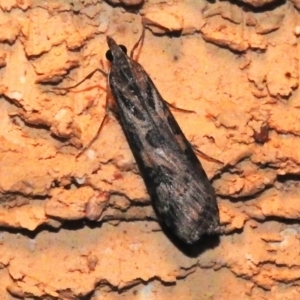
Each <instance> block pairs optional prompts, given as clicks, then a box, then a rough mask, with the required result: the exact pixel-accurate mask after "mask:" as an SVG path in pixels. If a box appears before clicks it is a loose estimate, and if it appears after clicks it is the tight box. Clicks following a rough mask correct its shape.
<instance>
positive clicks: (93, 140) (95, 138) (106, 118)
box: [76, 93, 110, 158]
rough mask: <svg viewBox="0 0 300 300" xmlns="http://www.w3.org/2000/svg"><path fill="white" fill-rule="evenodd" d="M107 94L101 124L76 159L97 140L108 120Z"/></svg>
mask: <svg viewBox="0 0 300 300" xmlns="http://www.w3.org/2000/svg"><path fill="white" fill-rule="evenodd" d="M108 97H109V93H107V94H106V101H105V116H104V117H103V119H102V121H101V124H100V126H99V128H98V130H97V132H96V134H95V136H94V137H93V139H92V140H91V141H90V142H89V143H88V144H87V145H86V146H84V147H83V148H82V149H81V150H80V151H79V152H78V153H77V155H76V158H78V157H80V156H81V155H82V154H83V153H84V152H85V151H86V150H87V149H89V148H90V147H91V146H92V144H93V143H94V142H95V141H96V140H97V138H98V137H99V135H100V132H101V130H102V128H103V126H104V125H105V124H106V123H107V121H108V119H109V114H108V112H109V110H110V106H109V98H108Z"/></svg>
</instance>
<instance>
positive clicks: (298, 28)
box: [294, 26, 300, 36]
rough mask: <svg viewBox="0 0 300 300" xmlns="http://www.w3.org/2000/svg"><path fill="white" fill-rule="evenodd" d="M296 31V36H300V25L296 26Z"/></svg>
mask: <svg viewBox="0 0 300 300" xmlns="http://www.w3.org/2000/svg"><path fill="white" fill-rule="evenodd" d="M294 33H295V35H296V36H299V35H300V26H296V27H295V29H294Z"/></svg>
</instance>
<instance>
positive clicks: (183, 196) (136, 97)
mask: <svg viewBox="0 0 300 300" xmlns="http://www.w3.org/2000/svg"><path fill="white" fill-rule="evenodd" d="M107 43H108V46H109V50H108V52H107V55H106V56H107V58H108V59H109V60H110V62H111V67H110V71H109V74H108V81H109V86H110V89H111V93H112V95H113V97H114V99H115V102H116V106H117V112H118V117H119V121H120V124H121V126H122V129H123V131H124V133H125V136H126V138H127V141H128V143H129V146H130V148H131V151H132V153H133V155H134V157H135V160H136V162H137V165H138V167H139V170H140V173H141V175H142V177H143V179H144V182H145V185H146V187H147V190H148V193H149V195H150V197H151V199H152V204H153V207H154V210H155V212H156V214H157V216H158V219H159V220H160V222H162V223H163V225H165V226H166V227H167V228H168V229H169V230H170V231H171V232H172V233H173V234H174V235H175V236H177V237H178V238H179V239H180V240H181V241H183V242H184V243H186V244H193V243H195V242H197V241H198V240H199V239H200V238H201V237H202V236H203V235H204V234H217V233H220V224H219V210H218V205H217V201H216V196H215V192H214V189H213V187H212V186H211V184H210V182H209V180H208V178H207V175H206V174H205V171H204V170H203V167H202V165H201V163H200V161H199V160H198V158H197V156H196V154H195V153H194V151H193V149H192V146H191V144H190V143H189V141H188V140H187V139H186V137H185V136H184V134H183V132H182V130H181V129H180V127H179V125H178V123H177V122H176V120H175V118H174V116H173V115H172V113H171V111H170V109H169V107H168V104H167V103H166V102H165V100H164V99H163V98H162V96H161V95H160V93H159V92H158V90H157V88H156V87H155V85H154V83H153V82H152V80H151V78H150V77H149V75H148V74H147V73H146V71H145V70H144V69H143V67H142V66H141V65H140V64H139V63H137V62H136V61H134V60H133V59H131V58H130V57H129V56H128V55H127V54H126V51H124V48H125V47H124V46H119V45H117V44H116V42H115V41H114V40H113V39H112V38H111V37H109V36H108V37H107Z"/></svg>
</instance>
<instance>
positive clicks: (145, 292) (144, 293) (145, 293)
mask: <svg viewBox="0 0 300 300" xmlns="http://www.w3.org/2000/svg"><path fill="white" fill-rule="evenodd" d="M152 295H153V284H152V283H148V284H147V285H145V286H144V287H143V288H142V289H141V290H140V293H139V299H140V300H149V299H151V296H152Z"/></svg>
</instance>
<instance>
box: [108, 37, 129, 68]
mask: <svg viewBox="0 0 300 300" xmlns="http://www.w3.org/2000/svg"><path fill="white" fill-rule="evenodd" d="M107 43H108V46H109V50H107V51H106V54H105V57H106V59H107V60H109V61H110V62H112V61H113V60H114V55H113V53H117V52H118V50H121V51H122V52H123V53H125V54H127V48H126V47H125V46H124V45H117V44H116V42H115V41H114V40H113V39H112V38H111V37H109V36H108V37H107Z"/></svg>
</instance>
